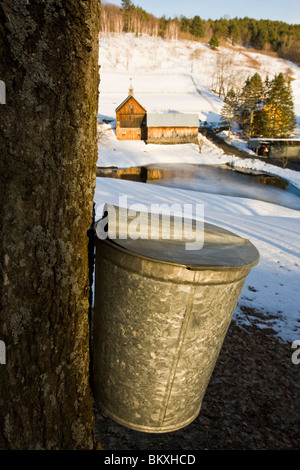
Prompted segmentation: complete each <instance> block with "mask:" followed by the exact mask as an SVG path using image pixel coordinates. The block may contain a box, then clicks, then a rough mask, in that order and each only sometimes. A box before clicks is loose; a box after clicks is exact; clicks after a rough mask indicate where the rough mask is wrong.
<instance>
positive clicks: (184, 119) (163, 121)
mask: <svg viewBox="0 0 300 470" xmlns="http://www.w3.org/2000/svg"><path fill="white" fill-rule="evenodd" d="M147 126H148V127H199V116H198V114H183V113H149V114H147Z"/></svg>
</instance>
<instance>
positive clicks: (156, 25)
mask: <svg viewBox="0 0 300 470" xmlns="http://www.w3.org/2000/svg"><path fill="white" fill-rule="evenodd" d="M100 21H101V27H100V28H101V31H102V32H103V33H111V32H115V33H122V32H132V33H135V34H137V35H138V34H150V35H153V36H161V37H163V38H165V39H190V40H202V41H206V42H211V45H212V46H213V47H217V46H218V44H219V42H220V41H222V40H229V41H230V42H231V43H232V45H233V46H235V45H243V46H247V47H252V48H255V49H257V50H265V51H271V52H275V53H278V55H279V56H280V57H282V58H285V59H288V60H291V61H293V62H295V63H297V64H298V65H299V64H300V25H296V24H295V25H290V24H287V23H284V22H282V21H271V20H255V19H253V18H248V17H245V18H233V19H230V18H226V17H223V18H220V19H218V20H211V19H208V20H204V19H202V18H201V16H200V15H196V16H194V17H193V18H187V17H185V16H184V15H182V16H180V17H179V18H177V17H175V18H172V19H171V18H166V17H165V16H163V17H161V18H157V17H155V16H154V15H152V14H149V13H147V12H146V11H145V10H144V9H143V8H141V7H139V6H135V5H134V4H133V2H132V1H131V0H123V1H122V6H121V7H118V6H116V5H113V4H110V3H106V4H103V5H102V9H101V18H100Z"/></svg>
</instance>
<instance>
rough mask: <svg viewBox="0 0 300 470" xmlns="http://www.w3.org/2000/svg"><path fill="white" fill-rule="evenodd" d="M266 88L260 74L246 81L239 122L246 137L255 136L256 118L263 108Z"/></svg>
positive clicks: (242, 94)
mask: <svg viewBox="0 0 300 470" xmlns="http://www.w3.org/2000/svg"><path fill="white" fill-rule="evenodd" d="M263 96H264V86H263V81H262V78H261V76H260V75H259V73H257V72H256V73H255V74H254V75H253V76H252V77H251V78H248V79H247V80H246V83H245V86H244V88H243V90H242V93H241V103H240V107H239V113H238V122H239V124H240V126H241V128H242V129H243V130H244V133H245V135H246V136H247V137H248V138H251V137H252V136H253V134H254V123H255V116H256V114H257V113H258V112H260V111H261V109H262V107H263Z"/></svg>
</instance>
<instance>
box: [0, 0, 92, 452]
mask: <svg viewBox="0 0 300 470" xmlns="http://www.w3.org/2000/svg"><path fill="white" fill-rule="evenodd" d="M99 13H100V12H99V1H98V0H47V1H45V0H15V1H13V2H12V1H11V0H0V59H1V60H0V79H1V80H3V81H4V82H5V85H6V104H2V105H0V160H1V173H0V178H1V179H0V181H1V183H0V197H1V208H0V229H1V278H0V285H1V291H0V308H1V313H0V340H1V341H3V342H4V344H5V347H6V364H1V365H0V447H1V446H2V448H8V449H23V450H24V449H70V450H71V449H92V448H94V423H93V409H92V399H91V393H90V385H89V294H90V279H89V277H90V276H89V257H88V247H89V237H88V230H89V227H90V226H91V224H92V214H93V195H94V187H95V181H96V161H97V147H96V120H97V109H98V81H99V73H98V72H99V69H98V31H99V25H98V20H99Z"/></svg>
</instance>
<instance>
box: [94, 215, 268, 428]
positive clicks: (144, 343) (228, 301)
mask: <svg viewBox="0 0 300 470" xmlns="http://www.w3.org/2000/svg"><path fill="white" fill-rule="evenodd" d="M175 222H176V221H175V220H174V223H175ZM204 234H205V238H204V246H203V248H202V249H201V250H196V251H194V252H192V251H186V250H185V245H184V240H179V241H178V240H162V239H158V240H145V239H139V240H130V239H119V238H118V239H117V240H115V241H112V240H109V239H106V240H100V239H98V238H96V272H95V313H94V331H93V342H94V346H93V392H94V397H95V400H96V403H97V404H98V406H99V407H100V408H101V409H102V410H103V412H104V413H106V414H107V415H108V416H109V417H111V418H112V419H114V420H115V421H116V422H118V423H120V424H122V425H124V426H126V427H128V428H132V429H135V430H138V431H143V432H151V433H163V432H170V431H175V430H177V429H180V428H182V427H184V426H186V425H188V424H189V423H191V422H192V421H193V420H194V419H195V418H196V416H197V415H198V413H199V411H200V408H201V403H202V400H203V397H204V394H205V391H206V388H207V385H208V383H209V380H210V377H211V374H212V372H213V369H214V366H215V363H216V360H217V358H218V355H219V352H220V349H221V346H222V343H223V341H224V338H225V336H226V333H227V329H228V327H229V324H230V321H231V318H232V314H233V312H234V309H235V307H236V305H237V301H238V298H239V296H240V293H241V290H242V287H243V284H244V281H245V278H246V276H247V275H248V273H249V272H250V270H251V268H252V267H253V266H254V265H256V264H257V263H258V259H259V254H258V251H257V250H256V248H255V247H254V246H253V245H252V244H251V243H250V242H249V241H248V240H246V239H243V238H241V237H238V236H237V235H235V234H233V233H231V232H228V231H226V230H224V229H222V228H220V227H217V226H214V225H209V224H205V226H204ZM184 260H185V261H186V262H185V261H184Z"/></svg>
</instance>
